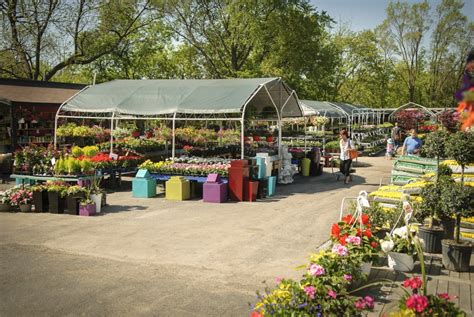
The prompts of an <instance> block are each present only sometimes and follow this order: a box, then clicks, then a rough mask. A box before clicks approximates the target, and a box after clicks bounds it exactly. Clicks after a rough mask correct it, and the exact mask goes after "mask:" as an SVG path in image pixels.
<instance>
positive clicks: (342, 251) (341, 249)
mask: <svg viewBox="0 0 474 317" xmlns="http://www.w3.org/2000/svg"><path fill="white" fill-rule="evenodd" d="M332 252H334V253H336V254H337V255H339V256H346V255H347V254H348V253H349V251H348V250H347V248H346V247H345V246H343V245H342V244H339V243H338V244H336V245H334V246H333V247H332Z"/></svg>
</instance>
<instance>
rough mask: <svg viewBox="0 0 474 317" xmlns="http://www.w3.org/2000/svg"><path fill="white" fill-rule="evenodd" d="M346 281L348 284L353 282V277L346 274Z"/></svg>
mask: <svg viewBox="0 0 474 317" xmlns="http://www.w3.org/2000/svg"><path fill="white" fill-rule="evenodd" d="M344 279H345V280H346V281H348V282H350V281H352V275H350V274H344Z"/></svg>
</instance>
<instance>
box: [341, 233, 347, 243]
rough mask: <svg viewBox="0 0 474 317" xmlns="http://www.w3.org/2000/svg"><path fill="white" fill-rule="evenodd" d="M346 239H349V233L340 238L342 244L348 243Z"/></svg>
mask: <svg viewBox="0 0 474 317" xmlns="http://www.w3.org/2000/svg"><path fill="white" fill-rule="evenodd" d="M346 239H347V234H345V235H342V236H341V238H340V239H339V243H340V244H342V245H346Z"/></svg>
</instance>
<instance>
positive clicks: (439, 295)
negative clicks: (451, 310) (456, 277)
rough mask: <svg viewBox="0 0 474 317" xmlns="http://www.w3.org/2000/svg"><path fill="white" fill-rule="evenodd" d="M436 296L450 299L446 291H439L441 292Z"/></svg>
mask: <svg viewBox="0 0 474 317" xmlns="http://www.w3.org/2000/svg"><path fill="white" fill-rule="evenodd" d="M438 297H439V298H443V299H446V300H450V299H451V297H450V296H449V294H448V293H441V294H438Z"/></svg>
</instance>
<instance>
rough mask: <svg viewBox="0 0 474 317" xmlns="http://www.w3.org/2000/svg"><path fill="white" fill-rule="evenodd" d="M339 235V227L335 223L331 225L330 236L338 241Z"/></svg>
mask: <svg viewBox="0 0 474 317" xmlns="http://www.w3.org/2000/svg"><path fill="white" fill-rule="evenodd" d="M340 233H341V229H340V228H339V226H338V225H337V223H335V224H333V225H332V228H331V234H332V236H333V237H334V238H335V239H339V234H340Z"/></svg>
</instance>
